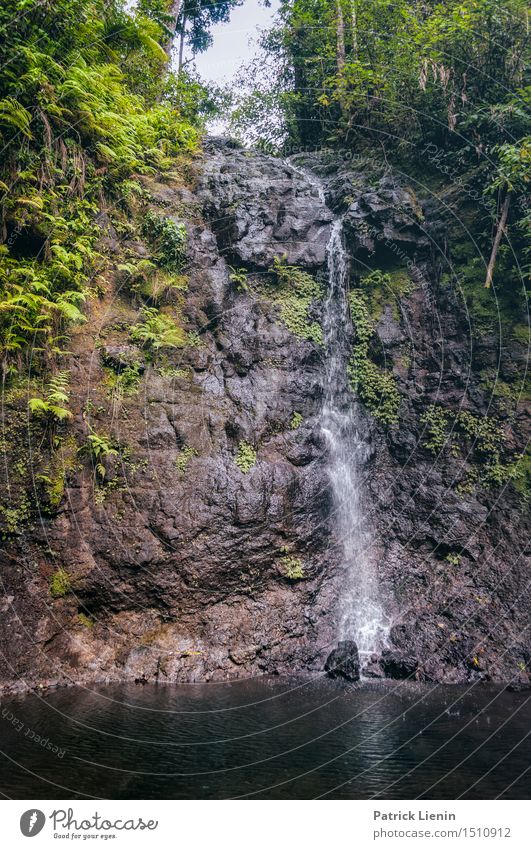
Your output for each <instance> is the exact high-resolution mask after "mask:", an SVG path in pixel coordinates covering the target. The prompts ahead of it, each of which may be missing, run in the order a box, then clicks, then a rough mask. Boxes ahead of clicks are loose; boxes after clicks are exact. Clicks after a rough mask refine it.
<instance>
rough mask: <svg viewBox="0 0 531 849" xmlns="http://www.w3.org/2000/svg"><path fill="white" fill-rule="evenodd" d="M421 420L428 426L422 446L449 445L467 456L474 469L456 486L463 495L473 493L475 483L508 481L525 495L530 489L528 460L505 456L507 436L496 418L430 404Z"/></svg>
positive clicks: (437, 449) (432, 448)
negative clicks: (512, 482) (527, 468)
mask: <svg viewBox="0 0 531 849" xmlns="http://www.w3.org/2000/svg"><path fill="white" fill-rule="evenodd" d="M421 422H422V424H423V425H424V427H425V438H424V442H423V445H424V447H425V448H428V450H430V451H431V452H432V453H433V454H438V453H439V452H441V451H442V450H443V449H444V448H446V449H447V450H448V451H449V453H450V454H451V456H454V457H458V456H463V457H464V456H465V455H466V456H467V457H468V461H469V462H470V463H471V465H472V468H471V469H469V470H468V471H467V473H466V476H465V478H464V480H462V481H460V482H459V483H458V485H457V487H456V490H457V491H458V492H459V493H460V494H466V493H470V492H472V491H473V489H474V488H475V487H476V486H486V487H489V486H501V485H503V484H505V483H507V481H509V480H513V481H514V484H515V486H516V488H517V489H519V491H521V493H522V494H525V493H526V492H527V488H528V483H529V480H528V474H527V472H526V462H527V461H526V460H525V458H520V457H517V458H515V457H514V456H512V457H510V456H509V457H506V458H505V457H504V456H503V455H504V454H505V453H506V437H505V433H504V430H503V426H502V423H501V422H500V421H498V420H497V419H495V418H494V417H492V416H475V415H473V414H472V413H469V412H468V411H467V410H459V411H457V412H455V411H453V410H449V409H446V408H443V407H440V406H439V405H431V406H430V407H428V409H427V410H426V412H425V413H423V414H422V416H421ZM520 464H521V465H520Z"/></svg>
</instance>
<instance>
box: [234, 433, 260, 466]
mask: <svg viewBox="0 0 531 849" xmlns="http://www.w3.org/2000/svg"><path fill="white" fill-rule="evenodd" d="M235 463H236V465H237V466H238V468H239V470H240V471H241V472H243V474H244V475H245V474H247V472H249V471H250V470H251V469H252V468H253V466H254V465H255V463H256V451H255V449H254V448H253V446H252V445H250V444H249V443H248V442H245V441H243V440H242V441H241V442H240V443H239V445H238V453H237V454H236V459H235Z"/></svg>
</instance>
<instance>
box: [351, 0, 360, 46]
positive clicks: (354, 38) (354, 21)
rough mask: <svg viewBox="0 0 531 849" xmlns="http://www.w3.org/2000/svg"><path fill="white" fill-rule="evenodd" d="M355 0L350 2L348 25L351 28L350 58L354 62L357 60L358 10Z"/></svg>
mask: <svg viewBox="0 0 531 849" xmlns="http://www.w3.org/2000/svg"><path fill="white" fill-rule="evenodd" d="M356 2H357V0H350V3H351V15H350V25H351V27H352V58H353V59H354V61H356V60H357V58H358V10H357V8H356Z"/></svg>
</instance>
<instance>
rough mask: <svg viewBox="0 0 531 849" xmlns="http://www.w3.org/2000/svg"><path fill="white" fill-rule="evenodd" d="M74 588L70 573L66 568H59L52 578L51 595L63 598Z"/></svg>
mask: <svg viewBox="0 0 531 849" xmlns="http://www.w3.org/2000/svg"><path fill="white" fill-rule="evenodd" d="M71 589H72V585H71V582H70V575H69V574H68V572H66V571H65V569H58V570H57V571H56V572H54V573H53V575H52V577H51V578H50V595H51V596H52V598H63V596H65V595H67V594H68V593H69V592H70V591H71Z"/></svg>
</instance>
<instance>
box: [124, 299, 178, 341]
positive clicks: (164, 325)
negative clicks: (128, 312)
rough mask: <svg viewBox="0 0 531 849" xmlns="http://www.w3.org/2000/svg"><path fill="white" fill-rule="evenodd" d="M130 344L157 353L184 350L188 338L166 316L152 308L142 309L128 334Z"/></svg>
mask: <svg viewBox="0 0 531 849" xmlns="http://www.w3.org/2000/svg"><path fill="white" fill-rule="evenodd" d="M129 336H130V339H131V341H132V342H135V343H136V344H137V345H141V346H142V347H145V348H148V349H150V350H152V351H159V350H160V349H161V348H184V347H185V345H186V343H187V342H188V336H187V333H186V331H185V330H183V329H182V327H179V326H178V325H177V324H176V323H175V321H174V320H173V319H172V318H171V317H170V316H168V315H165V314H164V313H161V312H159V311H158V310H157V309H155V308H154V307H143V308H142V310H141V314H140V321H139V322H138V324H134V325H133V327H132V328H131V330H130V333H129Z"/></svg>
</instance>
